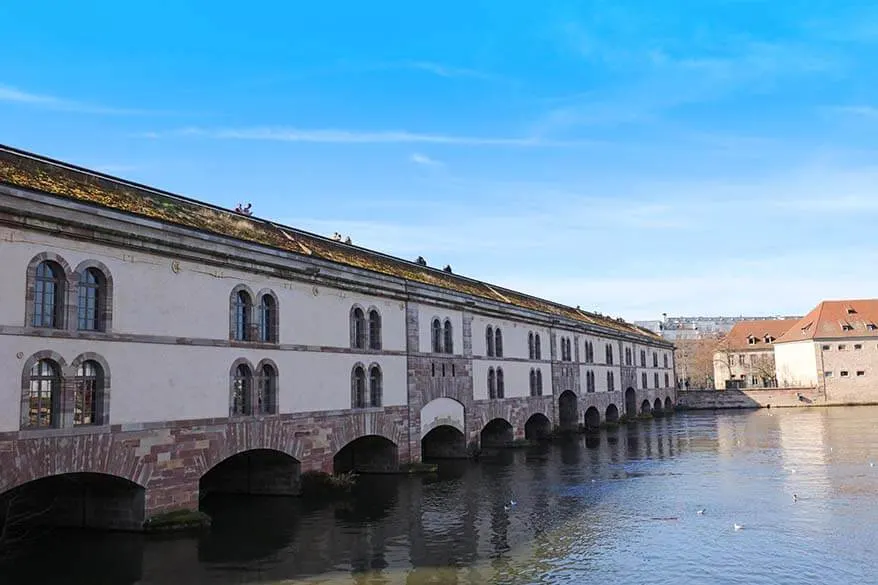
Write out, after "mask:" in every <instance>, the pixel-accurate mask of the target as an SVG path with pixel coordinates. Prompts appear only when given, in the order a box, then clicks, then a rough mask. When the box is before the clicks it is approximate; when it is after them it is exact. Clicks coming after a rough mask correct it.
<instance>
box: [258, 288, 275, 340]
mask: <svg viewBox="0 0 878 585" xmlns="http://www.w3.org/2000/svg"><path fill="white" fill-rule="evenodd" d="M277 325H278V319H277V301H275V300H274V297H273V296H271V295H270V294H263V295H262V297H260V299H259V341H261V342H262V343H277V340H278V335H277Z"/></svg>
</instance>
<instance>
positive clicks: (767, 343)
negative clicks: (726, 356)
mask: <svg viewBox="0 0 878 585" xmlns="http://www.w3.org/2000/svg"><path fill="white" fill-rule="evenodd" d="M797 322H798V320H797V319H757V320H755V321H738V322H737V323H735V325H734V327H732V329H731V331H729V332H728V334H727V335H726V336H725V337H724V338H723V339H722V341H721V342H720V345H721V346H722V349H724V350H729V349H733V350H751V351H756V350H763V351H764V350H766V349H768V348H770V347H771V344H772V343H773V342H775V341H776V340H778V339H780V337H781V336H782V335H783V334H784V333H786V332H787V330H788V329H789V328H790V327H792V326H793V325H795V324H796V323H797ZM751 339H752V343H751Z"/></svg>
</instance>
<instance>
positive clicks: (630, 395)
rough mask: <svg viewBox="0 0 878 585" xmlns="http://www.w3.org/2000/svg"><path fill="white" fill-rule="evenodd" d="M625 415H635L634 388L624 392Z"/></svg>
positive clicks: (635, 396) (635, 394)
mask: <svg viewBox="0 0 878 585" xmlns="http://www.w3.org/2000/svg"><path fill="white" fill-rule="evenodd" d="M625 414H627V415H628V416H634V415H636V414H637V392H635V391H634V388H628V389H627V390H625Z"/></svg>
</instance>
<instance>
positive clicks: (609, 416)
mask: <svg viewBox="0 0 878 585" xmlns="http://www.w3.org/2000/svg"><path fill="white" fill-rule="evenodd" d="M604 420H605V421H607V422H608V423H616V422H619V408H618V407H617V406H616V405H615V404H613V403H610V404H609V405H607V409H606V411H604Z"/></svg>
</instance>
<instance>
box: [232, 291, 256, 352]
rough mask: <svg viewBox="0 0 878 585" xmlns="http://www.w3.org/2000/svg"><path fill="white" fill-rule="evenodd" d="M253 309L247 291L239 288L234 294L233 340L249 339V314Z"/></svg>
mask: <svg viewBox="0 0 878 585" xmlns="http://www.w3.org/2000/svg"><path fill="white" fill-rule="evenodd" d="M252 310H253V300H252V299H251V298H250V295H249V294H248V293H247V291H243V290H239V291H238V292H237V293H236V294H235V305H234V311H235V335H234V339H235V341H248V340H249V339H250V315H251V312H252Z"/></svg>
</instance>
